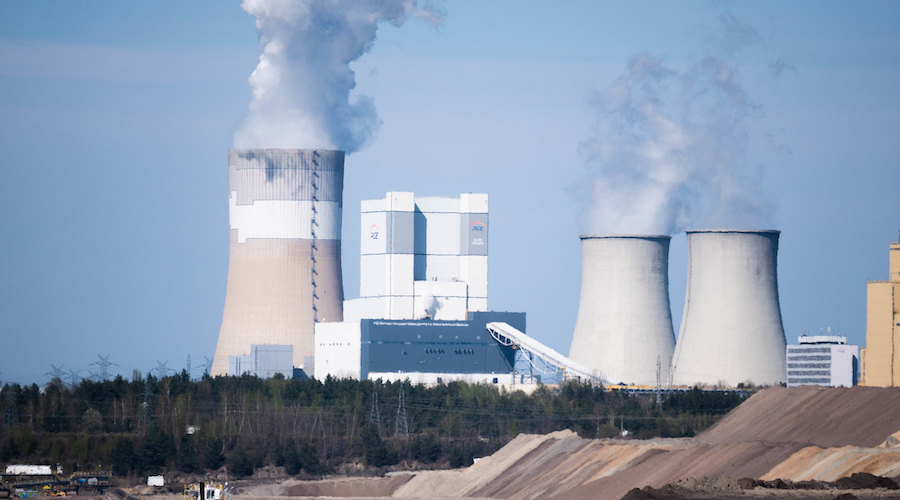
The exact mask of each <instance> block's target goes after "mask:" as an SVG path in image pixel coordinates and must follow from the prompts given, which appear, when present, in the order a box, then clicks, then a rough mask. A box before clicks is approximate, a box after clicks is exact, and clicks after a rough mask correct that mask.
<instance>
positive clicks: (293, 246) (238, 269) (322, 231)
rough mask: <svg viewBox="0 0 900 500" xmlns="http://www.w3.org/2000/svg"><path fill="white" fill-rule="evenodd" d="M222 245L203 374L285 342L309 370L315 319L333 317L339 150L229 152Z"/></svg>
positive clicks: (338, 290)
mask: <svg viewBox="0 0 900 500" xmlns="http://www.w3.org/2000/svg"><path fill="white" fill-rule="evenodd" d="M228 178H229V187H230V189H229V191H230V196H229V223H230V227H231V246H230V251H229V262H228V286H227V292H226V295H225V310H224V313H223V314H222V327H221V330H220V331H219V341H218V344H217V346H216V354H215V358H214V360H213V366H212V371H211V375H213V376H216V375H226V374H227V373H228V361H229V357H230V356H237V355H245V354H249V352H250V346H251V344H289V345H292V346H293V347H294V354H293V360H294V366H295V367H297V368H304V369H305V370H306V371H307V373H309V372H310V371H311V370H312V367H313V366H314V365H313V354H314V350H315V348H314V330H315V323H316V322H319V321H341V320H342V319H343V312H342V302H343V299H344V292H343V286H342V281H341V279H342V278H341V240H340V237H341V207H342V192H343V183H344V152H343V151H332V150H323V149H248V150H231V151H229V152H228Z"/></svg>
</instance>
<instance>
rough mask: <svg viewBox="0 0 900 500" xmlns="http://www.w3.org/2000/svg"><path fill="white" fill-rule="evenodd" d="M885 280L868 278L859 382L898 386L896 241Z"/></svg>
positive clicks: (899, 251) (899, 253)
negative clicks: (864, 338)
mask: <svg viewBox="0 0 900 500" xmlns="http://www.w3.org/2000/svg"><path fill="white" fill-rule="evenodd" d="M888 267H889V270H890V277H889V278H888V281H870V282H869V283H868V300H867V302H866V347H865V348H864V349H862V350H861V351H862V352H861V358H862V377H861V379H862V384H861V385H867V386H870V387H898V386H900V242H898V243H891V245H890V263H889V265H888Z"/></svg>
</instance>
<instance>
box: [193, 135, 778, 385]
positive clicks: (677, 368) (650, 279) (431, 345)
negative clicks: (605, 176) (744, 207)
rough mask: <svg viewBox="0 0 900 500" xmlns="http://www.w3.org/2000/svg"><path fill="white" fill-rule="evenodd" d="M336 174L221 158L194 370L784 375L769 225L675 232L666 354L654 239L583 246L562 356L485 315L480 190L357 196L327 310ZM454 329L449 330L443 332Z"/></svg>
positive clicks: (324, 164)
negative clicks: (680, 292)
mask: <svg viewBox="0 0 900 500" xmlns="http://www.w3.org/2000/svg"><path fill="white" fill-rule="evenodd" d="M343 171H344V153H343V152H342V151H334V150H323V149H248V150H231V151H229V155H228V175H229V187H230V189H229V191H230V195H229V225H230V251H229V264H228V284H227V290H226V295H225V307H224V312H223V314H222V326H221V329H220V332H219V340H218V345H217V346H216V353H215V357H214V360H213V365H212V370H211V375H214V376H215V375H226V374H228V373H229V372H232V373H233V374H237V373H238V372H241V371H243V368H236V367H243V366H244V365H248V366H249V363H248V362H247V360H248V359H251V358H252V355H251V354H252V352H253V350H254V349H257V350H259V349H263V350H265V349H270V348H276V347H277V348H279V349H284V350H285V352H292V353H293V354H292V363H293V367H294V368H295V369H299V370H302V371H303V372H304V373H305V375H306V376H314V375H325V374H331V375H334V376H342V375H343V376H353V377H355V378H367V377H382V378H388V379H403V378H405V377H411V378H412V379H413V380H418V381H422V382H432V383H434V382H439V381H442V380H452V379H460V378H462V379H465V380H479V381H485V382H488V383H515V384H518V383H525V382H529V381H530V382H540V381H550V380H555V379H565V378H570V377H572V376H575V377H577V378H581V379H587V380H593V381H601V380H602V381H603V382H604V383H624V384H631V385H654V384H656V385H658V384H660V382H661V381H665V382H668V381H670V382H671V383H673V384H675V385H694V384H705V385H717V384H725V385H731V386H734V385H737V384H739V383H741V382H752V383H754V384H759V385H767V384H776V383H780V382H784V381H785V380H786V367H785V339H784V330H783V327H782V323H781V312H780V307H779V303H778V283H777V277H776V259H777V250H778V235H779V232H778V231H743V230H706V231H688V232H687V235H688V249H689V263H688V286H687V295H686V298H685V308H684V316H683V318H682V325H681V332H680V335H679V337H678V342H677V344H676V342H675V338H674V335H673V327H672V315H671V309H670V305H669V293H668V254H669V242H670V237H669V236H652V235H614V236H602V235H587V236H582V237H581V242H582V243H581V244H582V283H581V298H580V302H579V309H578V318H577V321H576V325H575V330H574V333H573V337H572V343H571V350H570V357H569V358H566V357H565V356H562V355H560V354H559V353H556V352H555V351H553V350H552V349H550V348H548V347H546V346H544V345H543V344H540V343H539V342H537V341H536V340H534V339H533V338H531V337H529V336H528V335H526V334H525V333H524V328H525V322H524V314H521V316H517V315H516V313H500V312H496V313H490V312H487V311H488V309H487V235H488V226H487V223H488V208H487V206H488V197H487V195H486V194H471V193H464V194H462V195H460V196H459V197H458V198H429V197H426V198H416V197H415V196H414V194H413V193H405V192H389V193H387V194H386V195H385V197H384V198H383V199H378V200H367V201H363V202H361V213H360V215H361V235H360V236H361V239H362V241H361V256H360V264H361V269H360V298H359V299H355V300H352V301H347V302H346V303H344V301H343V299H344V294H343V285H342V281H341V280H342V274H341V240H340V235H341V210H342V207H343V202H342V190H343ZM345 308H346V311H345ZM345 312H346V314H347V317H348V318H349V322H344V317H345ZM410 320H412V321H410ZM317 324H318V327H317ZM454 328H458V330H456V331H457V332H458V334H454V338H452V339H449V338H447V337H446V335H447V333H448V332H450V331H453V329H454ZM448 329H449V330H448ZM470 337H471V338H470ZM464 338H465V339H469V340H464ZM398 342H400V343H398ZM401 344H402V345H401ZM495 344H496V345H495ZM267 346H268V347H267ZM317 350H318V355H319V357H320V358H321V359H316V357H317V356H316V354H317ZM519 351H520V352H521V354H522V355H519V354H517V352H519ZM673 352H674V355H673ZM450 353H453V356H450ZM473 356H474V357H473ZM451 359H453V360H454V361H451ZM489 360H493V361H489ZM498 360H504V361H503V362H500V361H498ZM281 364H284V363H281ZM316 367H318V368H319V369H318V370H317V369H316ZM229 368H231V370H229ZM264 369H268V368H266V367H261V368H260V370H264ZM317 371H321V372H322V373H319V374H317V373H315V372H317Z"/></svg>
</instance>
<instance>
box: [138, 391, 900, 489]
mask: <svg viewBox="0 0 900 500" xmlns="http://www.w3.org/2000/svg"><path fill="white" fill-rule="evenodd" d="M854 473H868V474H872V475H874V476H867V477H869V478H873V477H875V476H884V477H895V476H898V475H900V388H894V389H877V388H866V387H854V388H849V389H834V388H821V387H802V388H794V389H786V388H770V389H766V390H763V391H760V392H758V393H756V394H755V395H753V396H752V397H751V398H749V399H748V400H747V401H746V402H744V403H743V404H742V405H740V406H739V407H738V408H736V409H735V410H733V411H732V412H731V413H729V414H728V415H726V416H725V417H724V418H723V419H722V420H720V421H719V422H718V423H716V425H714V426H713V427H711V428H710V429H708V430H707V431H706V432H703V433H701V434H700V435H698V436H697V437H696V438H693V439H651V440H644V441H638V440H615V439H613V440H609V439H582V438H580V437H578V436H577V435H576V434H575V433H573V432H571V431H559V432H554V433H551V434H546V435H527V434H522V435H519V436H518V437H516V438H515V439H513V440H512V441H510V442H509V443H508V444H507V445H506V446H504V447H503V448H501V449H500V450H498V451H497V452H496V453H494V454H493V455H491V456H489V457H485V458H483V459H482V460H480V461H479V462H478V463H476V464H474V465H471V466H469V467H466V468H463V469H456V470H441V471H417V472H398V473H392V474H390V475H388V476H385V477H364V478H361V477H352V478H329V479H324V480H320V481H298V480H288V481H279V480H271V479H270V480H265V479H262V480H258V481H249V482H245V483H241V482H239V483H235V485H236V486H237V490H236V492H235V495H234V496H233V498H234V500H249V499H256V500H259V499H271V500H279V499H283V498H285V497H290V498H329V499H335V498H354V499H361V498H372V499H374V498H379V499H382V498H408V499H419V498H422V499H424V498H429V499H431V498H469V499H494V498H496V499H501V498H502V499H522V500H525V499H560V500H563V499H564V500H594V499H606V498H611V499H616V498H623V497H624V498H629V499H631V500H636V499H666V500H676V499H713V498H715V499H725V500H727V499H745V498H785V499H817V500H818V499H826V498H827V499H834V498H839V499H841V500H845V499H846V500H850V499H852V498H858V499H868V498H872V499H876V498H877V499H884V498H896V499H900V489H897V490H887V489H883V488H881V489H871V488H870V489H851V487H850V486H847V485H848V484H850V483H846V482H845V483H843V484H840V481H844V480H843V479H841V480H840V481H838V483H836V484H835V485H827V486H823V485H822V484H821V483H817V484H816V485H815V486H816V487H818V488H825V489H815V490H813V489H787V487H786V486H785V482H784V481H781V482H780V483H779V482H777V480H778V479H784V480H787V481H788V482H790V481H795V482H796V481H812V480H814V481H819V482H822V481H830V482H833V481H836V480H839V478H845V477H847V476H850V475H851V474H854ZM860 477H863V476H860ZM696 478H701V479H696ZM749 478H754V479H755V480H757V482H758V481H759V480H760V479H765V480H768V481H769V482H768V483H761V484H759V485H757V484H756V483H753V481H754V479H749ZM898 479H900V477H898ZM747 481H750V483H748V482H747ZM860 481H861V482H860V484H862V483H864V482H865V481H862V480H861V479H860ZM858 482H859V481H858ZM890 484H891V485H893V484H894V483H893V482H891V483H890ZM748 485H749V486H748ZM741 486H744V488H742V487H741ZM766 486H768V487H766ZM857 486H858V485H857ZM149 493H151V492H150V491H142V492H140V494H139V495H138V494H132V496H134V497H139V498H140V497H142V498H147V494H149ZM150 498H153V499H158V500H181V495H154V496H152V497H150Z"/></svg>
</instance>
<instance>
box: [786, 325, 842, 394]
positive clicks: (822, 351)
mask: <svg viewBox="0 0 900 500" xmlns="http://www.w3.org/2000/svg"><path fill="white" fill-rule="evenodd" d="M858 367H859V346H856V345H851V344H847V337H845V336H843V335H801V336H800V337H798V338H797V345H788V346H787V385H788V387H797V386H800V385H824V386H828V387H852V386H854V385H856V382H857V372H858Z"/></svg>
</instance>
